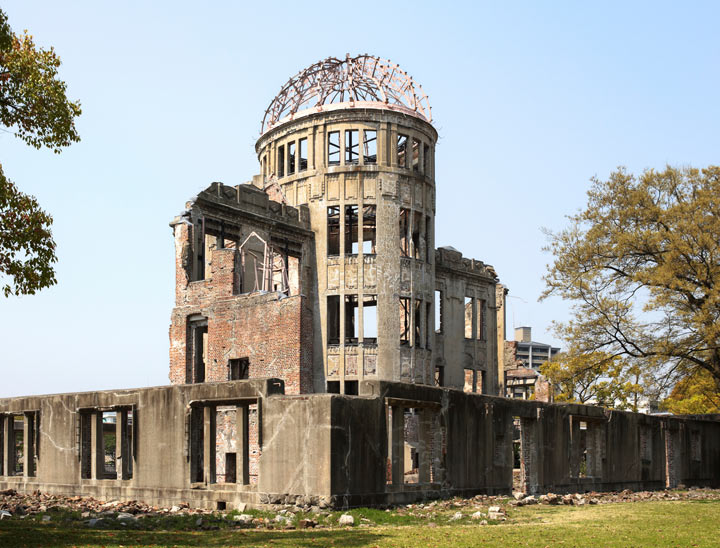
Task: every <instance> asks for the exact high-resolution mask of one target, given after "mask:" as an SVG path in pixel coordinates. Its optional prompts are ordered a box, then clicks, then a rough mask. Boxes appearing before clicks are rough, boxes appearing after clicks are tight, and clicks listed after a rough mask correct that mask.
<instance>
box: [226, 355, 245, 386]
mask: <svg viewBox="0 0 720 548" xmlns="http://www.w3.org/2000/svg"><path fill="white" fill-rule="evenodd" d="M249 378H250V358H234V359H231V360H229V361H228V380H229V381H241V380H245V379H249Z"/></svg>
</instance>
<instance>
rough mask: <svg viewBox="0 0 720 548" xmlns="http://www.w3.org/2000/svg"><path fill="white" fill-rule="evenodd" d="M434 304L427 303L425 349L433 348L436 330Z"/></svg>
mask: <svg viewBox="0 0 720 548" xmlns="http://www.w3.org/2000/svg"><path fill="white" fill-rule="evenodd" d="M432 321H433V316H432V303H425V348H428V349H429V348H432V339H433V334H434V333H435V330H434V329H433V328H432Z"/></svg>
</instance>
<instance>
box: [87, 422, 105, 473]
mask: <svg viewBox="0 0 720 548" xmlns="http://www.w3.org/2000/svg"><path fill="white" fill-rule="evenodd" d="M91 417H92V418H91V419H90V447H91V455H92V456H91V457H90V462H91V466H92V472H91V476H90V477H92V478H93V479H102V478H103V476H104V475H105V444H104V443H103V441H104V440H103V414H102V411H95V412H93V413H92V415H91Z"/></svg>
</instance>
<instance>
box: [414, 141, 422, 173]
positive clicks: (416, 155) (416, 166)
mask: <svg viewBox="0 0 720 548" xmlns="http://www.w3.org/2000/svg"><path fill="white" fill-rule="evenodd" d="M412 170H413V171H420V141H418V140H417V139H413V140H412Z"/></svg>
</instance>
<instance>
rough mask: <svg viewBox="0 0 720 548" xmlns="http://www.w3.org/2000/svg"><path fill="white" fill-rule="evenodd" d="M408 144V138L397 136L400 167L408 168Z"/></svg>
mask: <svg viewBox="0 0 720 548" xmlns="http://www.w3.org/2000/svg"><path fill="white" fill-rule="evenodd" d="M407 144H408V136H407V135H402V134H398V136H397V164H398V167H407V163H406V162H407Z"/></svg>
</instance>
